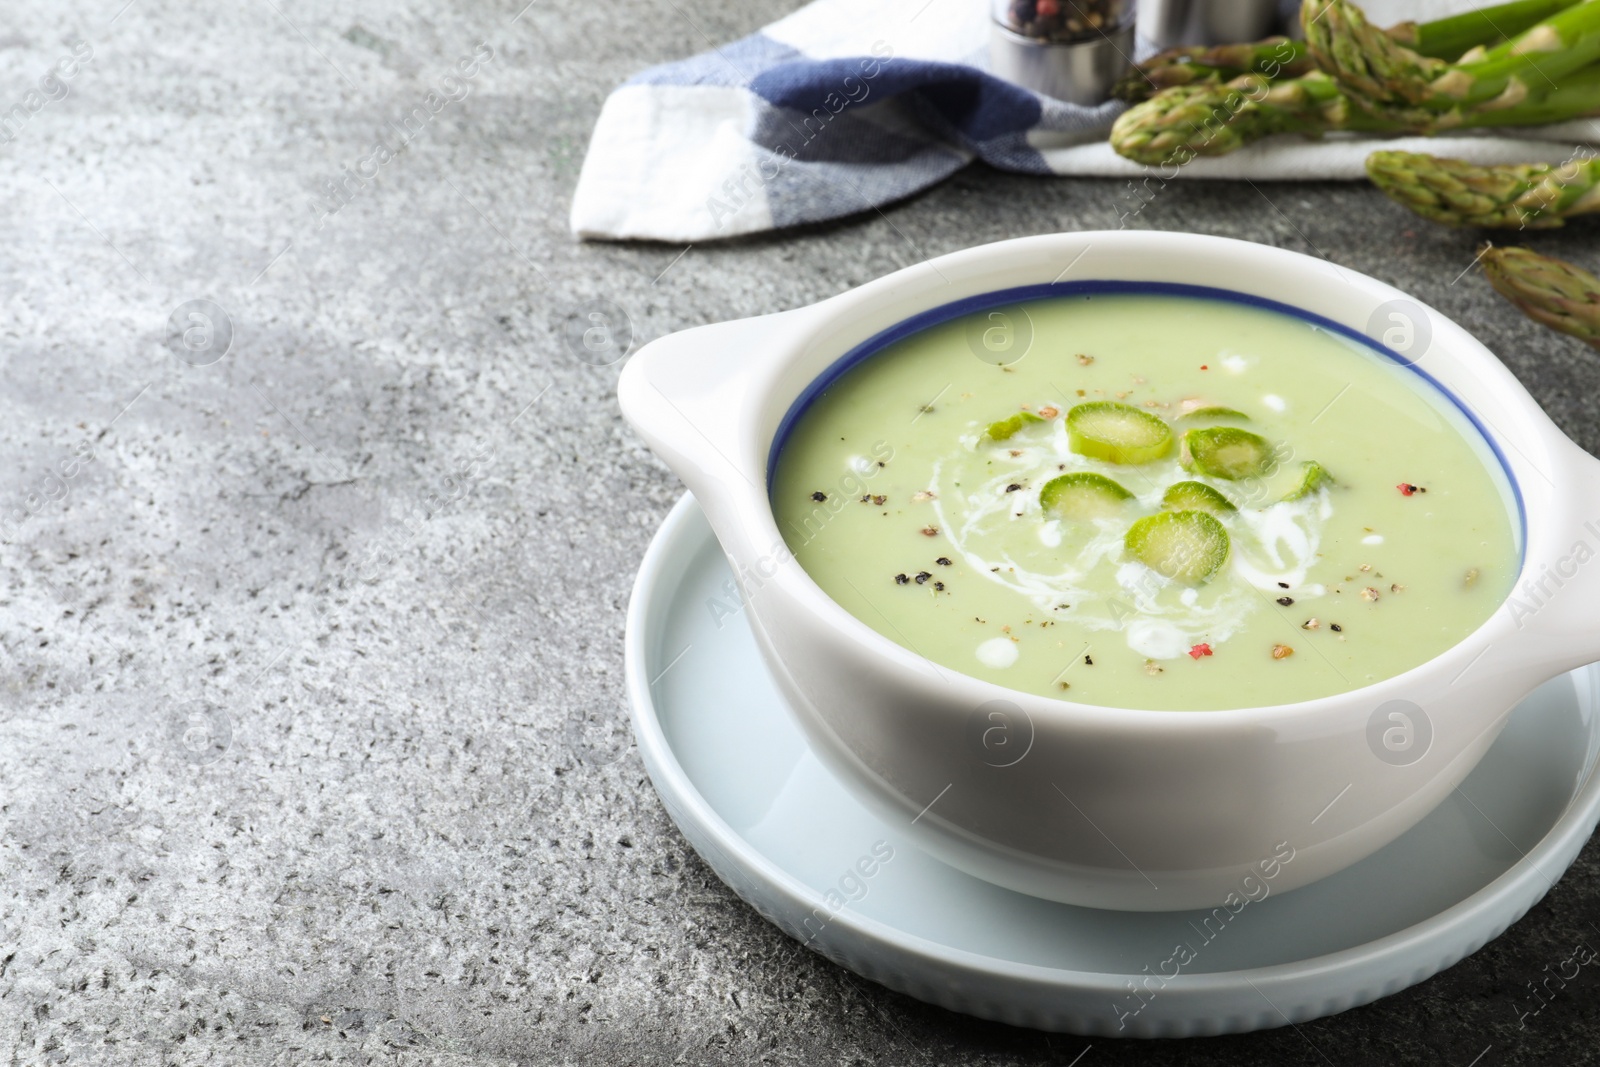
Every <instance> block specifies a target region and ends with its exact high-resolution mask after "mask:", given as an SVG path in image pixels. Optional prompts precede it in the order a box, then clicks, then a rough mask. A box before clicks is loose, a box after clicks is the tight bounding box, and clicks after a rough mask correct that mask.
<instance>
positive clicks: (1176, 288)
mask: <svg viewBox="0 0 1600 1067" xmlns="http://www.w3.org/2000/svg"><path fill="white" fill-rule="evenodd" d="M1150 294H1159V295H1162V296H1182V297H1189V298H1192V299H1200V300H1219V301H1223V302H1226V303H1233V304H1243V305H1245V306H1246V307H1253V308H1260V309H1263V310H1266V311H1275V312H1277V313H1278V314H1280V315H1288V316H1290V317H1291V318H1296V319H1299V320H1301V321H1302V322H1307V323H1310V324H1311V325H1313V326H1317V327H1320V328H1321V329H1324V330H1327V331H1328V332H1329V333H1334V334H1337V335H1339V336H1340V337H1344V338H1348V339H1349V340H1351V341H1355V342H1356V343H1357V344H1359V345H1361V346H1362V347H1364V348H1367V349H1370V350H1371V351H1373V352H1375V353H1377V354H1378V355H1379V356H1382V357H1383V358H1385V359H1387V360H1389V361H1390V362H1392V363H1395V364H1397V365H1398V366H1400V367H1403V368H1405V369H1406V370H1408V371H1410V372H1411V373H1413V374H1415V375H1416V376H1417V377H1419V378H1421V379H1422V380H1423V381H1425V382H1427V383H1428V384H1429V385H1430V386H1432V387H1433V389H1434V391H1435V392H1437V393H1438V394H1439V395H1440V396H1442V397H1444V398H1445V399H1446V400H1448V401H1450V403H1451V404H1452V405H1453V406H1454V407H1455V409H1456V410H1457V411H1459V412H1461V414H1462V415H1463V416H1465V418H1466V420H1467V421H1468V422H1470V423H1471V424H1472V426H1473V428H1474V429H1475V430H1477V431H1478V437H1479V438H1480V439H1481V440H1482V441H1483V443H1484V444H1486V445H1488V446H1489V451H1491V452H1493V453H1494V457H1495V459H1496V460H1497V461H1498V462H1499V464H1500V471H1501V473H1502V474H1504V475H1505V479H1506V484H1507V486H1509V487H1510V489H1511V497H1512V500H1513V501H1514V502H1515V503H1516V509H1517V516H1516V517H1517V530H1518V534H1519V536H1518V543H1517V549H1518V551H1517V571H1518V573H1521V571H1522V568H1523V566H1524V565H1525V564H1526V562H1527V552H1528V514H1527V508H1526V506H1525V504H1524V503H1523V499H1522V487H1521V486H1520V485H1518V484H1517V476H1516V474H1515V473H1513V472H1512V470H1511V464H1510V463H1509V462H1508V461H1507V460H1506V454H1505V453H1504V452H1503V451H1502V450H1501V448H1500V444H1499V442H1498V441H1496V440H1495V438H1494V435H1493V434H1491V433H1490V432H1489V428H1488V427H1487V426H1485V425H1484V424H1483V421H1482V420H1481V419H1479V418H1478V416H1477V414H1476V413H1475V412H1474V411H1473V410H1472V409H1471V408H1470V407H1468V406H1467V405H1466V404H1464V403H1462V402H1461V398H1460V397H1458V396H1456V395H1455V393H1453V392H1451V391H1450V390H1449V389H1446V388H1445V387H1444V386H1443V385H1442V384H1441V383H1440V382H1439V380H1438V379H1437V378H1435V377H1434V376H1433V375H1431V374H1429V373H1428V372H1427V371H1425V370H1423V369H1421V368H1420V367H1418V366H1417V365H1416V362H1415V361H1414V360H1410V359H1407V358H1406V357H1405V356H1402V355H1401V354H1400V353H1398V352H1396V351H1395V350H1394V349H1392V348H1389V347H1388V346H1387V345H1384V344H1381V343H1379V342H1378V341H1375V340H1373V339H1372V338H1371V337H1368V336H1367V335H1366V334H1364V333H1362V332H1360V331H1359V330H1355V329H1352V328H1351V327H1349V326H1346V325H1344V324H1343V323H1340V322H1334V321H1333V320H1332V319H1329V318H1324V317H1323V316H1321V315H1318V314H1316V313H1315V312H1312V311H1307V310H1305V309H1304V308H1297V307H1295V306H1294V305H1292V304H1285V303H1282V302H1281V301H1278V300H1272V299H1269V298H1267V297H1264V296H1255V295H1252V294H1250V293H1241V292H1237V291H1235V290H1233V289H1218V288H1215V287H1213V286H1209V285H1188V284H1186V283H1183V282H1134V281H1078V282H1051V283H1046V284H1041V285H1019V286H1015V287H1013V288H1010V289H996V290H994V291H993V292H988V293H979V294H977V295H975V296H968V297H963V298H961V299H960V300H952V301H951V302H950V303H948V304H940V305H939V306H937V307H932V308H929V309H927V310H926V311H919V312H918V313H917V314H915V315H913V316H911V317H910V318H908V319H903V320H901V321H900V322H897V323H895V324H894V325H893V326H890V327H889V328H888V329H886V330H881V331H879V332H878V333H876V334H874V335H873V336H871V337H869V338H867V339H866V340H865V341H863V342H861V343H860V344H858V345H856V346H855V347H854V348H852V349H850V351H848V352H846V353H845V354H844V355H842V356H840V357H839V358H838V359H836V360H834V361H833V363H832V364H830V365H829V366H828V369H827V370H825V371H823V372H822V373H821V374H819V375H817V377H816V378H814V379H813V380H812V382H811V384H810V385H807V386H806V387H805V388H804V389H803V390H801V392H800V395H799V396H798V397H796V398H795V400H794V403H792V404H790V405H789V410H788V411H786V412H785V413H784V416H783V421H782V422H780V423H779V424H778V432H777V433H776V434H774V435H773V438H772V447H771V448H770V449H769V450H768V451H767V499H768V503H769V505H770V503H771V498H772V491H773V486H774V485H775V483H776V475H777V471H778V456H779V455H780V454H781V453H782V452H783V448H784V446H785V445H787V444H788V443H789V438H790V437H791V436H792V435H793V433H794V429H795V427H796V426H797V425H798V424H799V422H800V417H801V416H802V415H804V414H805V412H806V409H807V408H809V407H810V406H811V405H812V404H813V403H815V402H816V400H817V398H818V397H820V396H822V394H823V393H825V392H827V391H828V389H830V388H831V387H832V386H833V385H834V383H835V382H837V381H838V380H839V379H840V378H842V377H844V376H845V375H846V374H848V373H849V372H850V371H851V370H854V369H855V367H856V366H857V365H858V364H860V363H862V362H863V361H865V360H866V359H868V358H869V357H871V356H873V355H876V354H877V353H878V352H880V351H882V350H883V349H885V348H887V347H888V346H890V345H892V344H894V343H895V342H897V341H901V340H904V339H905V338H907V337H909V336H911V335H912V334H914V333H918V332H920V331H922V330H926V329H928V328H929V327H932V326H938V325H939V324H940V323H944V322H949V321H950V320H951V319H955V318H960V317H961V316H963V315H968V314H971V313H972V312H974V311H985V310H987V309H989V308H993V307H1005V306H1008V305H1011V304H1020V303H1023V302H1025V301H1030V300H1048V299H1053V298H1058V297H1074V296H1084V297H1094V296H1136V295H1145V296H1147V295H1150Z"/></svg>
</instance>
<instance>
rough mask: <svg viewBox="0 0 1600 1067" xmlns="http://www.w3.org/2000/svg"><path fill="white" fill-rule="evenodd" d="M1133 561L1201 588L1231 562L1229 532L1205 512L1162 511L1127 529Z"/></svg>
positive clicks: (1125, 543)
mask: <svg viewBox="0 0 1600 1067" xmlns="http://www.w3.org/2000/svg"><path fill="white" fill-rule="evenodd" d="M1122 544H1123V548H1124V549H1125V550H1126V551H1127V553H1128V555H1129V556H1131V557H1132V558H1134V559H1136V560H1138V561H1139V562H1140V563H1143V564H1144V565H1145V566H1146V567H1149V568H1150V569H1151V570H1153V571H1155V572H1156V573H1157V574H1160V575H1162V576H1164V577H1167V578H1171V579H1173V580H1175V581H1179V582H1187V583H1189V584H1191V585H1198V584H1199V583H1201V582H1204V581H1206V580H1207V579H1209V578H1211V577H1212V576H1213V575H1215V574H1216V573H1217V572H1218V571H1220V570H1221V569H1222V567H1223V565H1224V564H1226V563H1227V562H1228V531H1227V529H1226V528H1224V527H1223V525H1222V523H1220V522H1218V521H1217V519H1216V517H1215V516H1213V515H1211V514H1210V513H1208V512H1204V511H1163V512H1161V513H1160V514H1158V515H1146V516H1145V517H1144V518H1142V519H1140V520H1139V521H1138V522H1135V523H1134V524H1133V525H1132V526H1130V527H1129V528H1128V533H1127V536H1125V537H1124V538H1123V541H1122Z"/></svg>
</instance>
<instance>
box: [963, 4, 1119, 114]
mask: <svg viewBox="0 0 1600 1067" xmlns="http://www.w3.org/2000/svg"><path fill="white" fill-rule="evenodd" d="M1132 65H1133V24H1132V23H1131V22H1130V23H1128V24H1127V25H1125V26H1123V27H1121V28H1120V29H1115V30H1107V31H1106V32H1105V33H1103V34H1099V35H1097V36H1094V37H1089V38H1085V39H1084V40H1082V41H1073V42H1070V43H1057V42H1054V41H1040V40H1036V39H1035V38H1032V37H1026V36H1023V35H1022V34H1020V33H1016V32H1014V31H1012V30H1010V29H1007V28H1006V27H1004V26H1002V25H1000V24H999V23H998V22H991V23H990V33H989V70H990V72H991V73H993V74H994V75H995V76H996V77H1000V78H1004V79H1005V80H1006V81H1009V82H1014V83H1016V84H1017V85H1020V86H1022V87H1023V88H1025V89H1032V90H1034V91H1035V92H1039V93H1043V94H1044V95H1045V96H1050V97H1054V98H1055V99H1057V100H1061V101H1064V102H1066V103H1069V104H1085V105H1094V104H1100V103H1104V102H1105V101H1106V100H1107V99H1109V98H1110V96H1111V87H1112V86H1113V85H1115V84H1116V83H1117V79H1118V78H1121V77H1122V76H1123V75H1124V74H1126V73H1127V72H1128V69H1129V68H1130V67H1131V66H1132Z"/></svg>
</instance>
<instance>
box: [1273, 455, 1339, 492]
mask: <svg viewBox="0 0 1600 1067" xmlns="http://www.w3.org/2000/svg"><path fill="white" fill-rule="evenodd" d="M1337 484H1338V483H1337V482H1335V481H1334V480H1333V475H1331V474H1329V473H1328V469H1327V468H1326V467H1324V466H1323V465H1322V464H1320V463H1318V462H1317V461H1316V460H1314V459H1308V460H1306V461H1305V462H1304V463H1302V464H1300V481H1299V483H1298V484H1297V485H1296V486H1295V487H1294V488H1293V489H1291V490H1290V491H1289V493H1288V495H1287V496H1285V497H1284V498H1283V499H1284V500H1302V499H1304V498H1305V497H1308V496H1311V495H1312V494H1313V493H1320V492H1321V491H1322V490H1323V489H1326V488H1327V487H1328V486H1330V485H1337Z"/></svg>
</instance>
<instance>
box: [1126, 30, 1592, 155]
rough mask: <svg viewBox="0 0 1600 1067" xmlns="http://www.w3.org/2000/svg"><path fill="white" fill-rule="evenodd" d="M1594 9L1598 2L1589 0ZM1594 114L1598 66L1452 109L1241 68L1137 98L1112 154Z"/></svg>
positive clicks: (1312, 77) (1210, 151)
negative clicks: (1384, 100)
mask: <svg viewBox="0 0 1600 1067" xmlns="http://www.w3.org/2000/svg"><path fill="white" fill-rule="evenodd" d="M1591 2H1592V5H1593V6H1594V7H1595V8H1597V9H1600V0H1591ZM1590 115H1600V67H1591V68H1589V69H1587V70H1583V71H1579V72H1578V73H1576V74H1572V75H1568V76H1567V77H1566V78H1565V79H1563V80H1561V81H1560V82H1559V83H1558V84H1556V85H1554V86H1553V87H1550V86H1546V91H1545V92H1544V93H1542V94H1537V93H1530V94H1529V96H1528V97H1527V98H1525V99H1524V100H1522V101H1520V102H1519V103H1516V104H1513V105H1510V106H1507V107H1503V108H1469V107H1458V108H1455V109H1453V110H1450V111H1434V110H1432V109H1429V108H1423V107H1412V106H1406V105H1399V104H1377V105H1369V106H1361V105H1358V104H1356V103H1355V102H1354V100H1353V99H1352V97H1351V94H1349V93H1346V92H1345V91H1343V90H1342V89H1341V88H1340V87H1339V85H1338V84H1337V83H1335V82H1334V81H1333V80H1332V79H1330V78H1329V77H1328V76H1327V75H1325V74H1322V73H1321V72H1317V73H1314V74H1308V75H1306V76H1305V77H1304V78H1292V79H1290V80H1288V81H1284V82H1269V81H1267V80H1266V79H1265V78H1263V77H1261V76H1260V75H1258V74H1246V75H1244V76H1243V77H1240V78H1235V79H1234V80H1233V81H1231V82H1228V83H1227V84H1225V85H1185V86H1179V87H1177V88H1173V89H1168V90H1167V91H1166V92H1163V93H1158V94H1156V95H1155V96H1153V97H1151V98H1150V99H1149V100H1146V101H1145V102H1144V103H1142V104H1135V105H1134V106H1133V107H1130V108H1129V109H1128V110H1127V111H1125V112H1123V113H1122V115H1121V116H1120V117H1119V118H1118V119H1117V121H1116V123H1115V124H1114V125H1113V126H1112V127H1111V146H1112V147H1113V148H1115V149H1116V151H1117V152H1118V154H1120V155H1122V156H1125V157H1127V158H1128V159H1131V160H1133V161H1134V162H1135V163H1144V164H1148V165H1151V166H1156V165H1177V166H1182V165H1183V164H1185V163H1187V162H1188V161H1189V160H1191V159H1193V158H1194V157H1195V156H1220V155H1225V154H1226V153H1228V152H1232V151H1234V150H1235V149H1237V148H1240V147H1242V146H1244V145H1247V144H1249V143H1251V142H1252V141H1257V140H1260V139H1261V138H1262V137H1267V136H1270V135H1272V134H1277V133H1299V134H1305V135H1308V136H1317V135H1319V134H1322V133H1326V132H1328V131H1330V130H1354V131H1360V132H1369V133H1413V134H1433V133H1442V132H1446V131H1449V130H1454V129H1466V128H1474V127H1481V126H1540V125H1545V124H1547V123H1551V122H1562V121H1565V120H1567V119H1573V118H1582V117H1585V116H1590Z"/></svg>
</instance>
